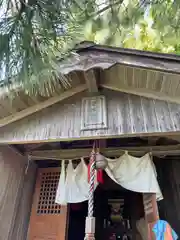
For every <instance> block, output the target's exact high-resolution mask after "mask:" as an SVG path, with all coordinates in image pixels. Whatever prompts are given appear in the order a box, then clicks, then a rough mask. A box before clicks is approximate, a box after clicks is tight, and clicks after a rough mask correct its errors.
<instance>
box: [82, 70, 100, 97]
mask: <svg viewBox="0 0 180 240" xmlns="http://www.w3.org/2000/svg"><path fill="white" fill-rule="evenodd" d="M84 78H85V82H86V84H87V88H88V90H89V92H90V93H91V94H93V93H97V92H98V84H97V79H96V75H95V72H94V70H92V69H91V70H88V71H86V72H84Z"/></svg>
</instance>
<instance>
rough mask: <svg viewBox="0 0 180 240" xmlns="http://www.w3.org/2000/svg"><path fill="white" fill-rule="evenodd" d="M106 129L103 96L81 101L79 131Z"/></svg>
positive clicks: (105, 109) (105, 111)
mask: <svg viewBox="0 0 180 240" xmlns="http://www.w3.org/2000/svg"><path fill="white" fill-rule="evenodd" d="M104 128H107V108H106V99H105V97H104V96H94V97H88V98H83V99H82V107H81V130H83V131H85V130H95V129H97V130H98V129H104Z"/></svg>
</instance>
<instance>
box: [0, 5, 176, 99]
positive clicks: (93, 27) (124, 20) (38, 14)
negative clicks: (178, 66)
mask: <svg viewBox="0 0 180 240" xmlns="http://www.w3.org/2000/svg"><path fill="white" fill-rule="evenodd" d="M179 26H180V1H179V0H89V1H87V0H81V1H78V0H68V1H67V0H51V1H50V0H0V69H1V77H0V80H1V79H3V83H4V84H6V85H8V86H13V85H14V83H15V84H19V85H21V86H22V87H24V88H25V89H26V90H28V92H30V93H33V94H35V93H36V90H37V89H39V88H40V89H44V91H47V89H48V91H49V94H50V93H51V90H53V89H51V86H53V85H55V84H56V83H57V82H58V83H59V84H60V86H61V87H62V88H68V87H70V86H71V84H70V82H69V81H68V80H67V79H66V78H65V77H64V76H62V74H61V73H60V71H59V67H58V66H59V60H60V59H62V58H64V57H65V56H67V54H69V53H70V51H71V49H72V48H73V46H74V45H75V44H76V43H77V42H79V41H82V40H91V41H95V42H97V43H102V44H108V45H112V46H118V47H127V48H136V49H142V50H150V51H158V52H167V53H169V52H173V53H177V54H179V53H180V41H179V40H180V29H179V28H180V27H179ZM62 29H64V31H62Z"/></svg>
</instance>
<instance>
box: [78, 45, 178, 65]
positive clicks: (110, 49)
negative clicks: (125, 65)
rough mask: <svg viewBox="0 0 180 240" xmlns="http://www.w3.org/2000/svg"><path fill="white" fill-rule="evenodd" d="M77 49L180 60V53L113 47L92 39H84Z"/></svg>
mask: <svg viewBox="0 0 180 240" xmlns="http://www.w3.org/2000/svg"><path fill="white" fill-rule="evenodd" d="M75 50H76V51H77V52H81V51H87V50H97V51H106V52H111V53H120V54H127V55H133V56H140V57H149V58H154V59H159V60H170V61H176V62H177V61H178V62H180V55H177V54H173V53H159V52H151V51H143V50H136V49H131V48H121V47H112V46H108V45H101V44H96V43H94V42H91V41H83V42H80V43H79V44H77V45H76V47H75Z"/></svg>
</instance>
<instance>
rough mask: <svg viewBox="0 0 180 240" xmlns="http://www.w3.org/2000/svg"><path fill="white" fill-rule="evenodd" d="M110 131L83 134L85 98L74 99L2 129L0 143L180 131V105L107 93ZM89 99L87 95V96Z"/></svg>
mask: <svg viewBox="0 0 180 240" xmlns="http://www.w3.org/2000/svg"><path fill="white" fill-rule="evenodd" d="M102 94H104V95H106V97H107V109H108V128H107V129H103V130H91V131H81V99H82V97H83V95H78V96H77V97H76V98H71V99H69V101H64V102H61V103H59V104H55V105H53V106H51V107H49V108H46V109H44V110H42V111H40V112H38V113H36V114H33V115H31V116H29V117H27V118H24V119H22V120H20V121H18V122H16V123H12V124H10V125H8V126H6V127H4V128H1V129H0V143H2V142H11V143H13V142H14V143H18V142H19V143H20V142H37V141H39V140H40V141H57V140H70V139H72V140H73V139H79V138H82V139H88V138H89V139H91V138H98V137H115V136H119V137H123V136H125V135H126V136H137V135H143V134H144V135H147V134H154V135H155V134H156V135H160V134H161V133H176V134H177V131H180V105H178V104H172V103H167V102H165V101H159V100H153V99H148V98H144V97H140V96H135V95H131V94H125V93H118V92H113V91H104V92H102ZM84 96H85V95H84Z"/></svg>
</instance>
